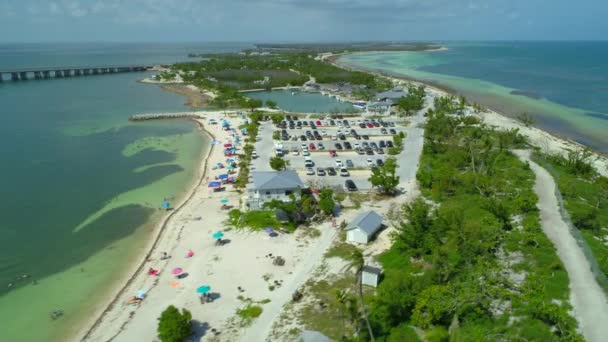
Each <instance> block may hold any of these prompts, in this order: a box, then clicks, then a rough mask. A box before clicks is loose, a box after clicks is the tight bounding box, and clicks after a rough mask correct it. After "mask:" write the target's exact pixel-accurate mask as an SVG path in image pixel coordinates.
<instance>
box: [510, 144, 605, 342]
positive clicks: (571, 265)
mask: <svg viewBox="0 0 608 342" xmlns="http://www.w3.org/2000/svg"><path fill="white" fill-rule="evenodd" d="M515 154H516V155H517V156H518V157H519V158H520V159H521V160H523V161H527V162H529V163H530V168H531V169H532V171H534V173H535V174H536V184H535V185H534V191H535V192H536V194H537V195H538V208H539V210H540V218H541V224H542V228H543V231H544V232H545V234H547V236H548V237H549V239H550V240H551V241H552V242H553V245H555V248H556V249H557V255H558V256H559V258H560V259H561V260H562V262H563V263H564V266H565V267H566V271H567V272H568V277H569V278H570V302H571V304H572V306H573V308H574V316H575V317H576V319H577V320H578V322H579V327H580V330H581V332H582V334H583V336H584V337H585V340H587V341H590V342H595V341H598V342H599V341H606V340H607V339H608V302H607V300H606V296H605V294H604V292H603V291H602V289H601V288H600V286H599V285H598V283H597V281H596V280H595V277H594V275H593V273H592V272H591V266H590V264H589V261H588V260H587V258H585V255H584V254H583V251H582V250H581V248H580V246H579V245H578V243H577V242H576V240H575V239H574V237H573V236H572V234H571V233H570V229H569V227H568V225H567V224H566V222H564V219H563V218H562V216H561V213H560V210H559V205H558V201H557V197H556V195H555V190H556V188H555V187H556V185H555V181H554V180H553V177H552V176H551V174H549V172H547V170H545V169H544V168H542V167H541V166H539V165H538V164H536V163H534V162H533V161H531V160H530V151H515Z"/></svg>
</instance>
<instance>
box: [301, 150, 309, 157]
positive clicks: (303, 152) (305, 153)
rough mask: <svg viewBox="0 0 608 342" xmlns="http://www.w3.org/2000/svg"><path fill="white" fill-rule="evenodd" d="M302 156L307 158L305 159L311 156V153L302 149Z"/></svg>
mask: <svg viewBox="0 0 608 342" xmlns="http://www.w3.org/2000/svg"><path fill="white" fill-rule="evenodd" d="M302 155H303V156H305V157H306V156H309V155H310V152H308V149H306V150H304V149H302Z"/></svg>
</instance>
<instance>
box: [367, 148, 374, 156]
mask: <svg viewBox="0 0 608 342" xmlns="http://www.w3.org/2000/svg"><path fill="white" fill-rule="evenodd" d="M365 154H367V155H369V156H373V155H374V150H372V149H371V148H369V147H368V148H366V149H365Z"/></svg>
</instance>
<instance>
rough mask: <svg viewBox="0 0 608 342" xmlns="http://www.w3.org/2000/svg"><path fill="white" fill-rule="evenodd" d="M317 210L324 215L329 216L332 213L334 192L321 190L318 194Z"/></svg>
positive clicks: (334, 204)
mask: <svg viewBox="0 0 608 342" xmlns="http://www.w3.org/2000/svg"><path fill="white" fill-rule="evenodd" d="M319 197H320V199H319V208H320V209H321V210H322V211H323V212H324V213H325V214H326V215H330V214H332V213H333V212H334V208H335V206H336V202H334V192H333V190H332V189H323V190H321V193H320V194H319Z"/></svg>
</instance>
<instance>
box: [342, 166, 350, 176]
mask: <svg viewBox="0 0 608 342" xmlns="http://www.w3.org/2000/svg"><path fill="white" fill-rule="evenodd" d="M340 176H342V177H348V176H350V173H348V170H347V169H345V168H341V169H340Z"/></svg>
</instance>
